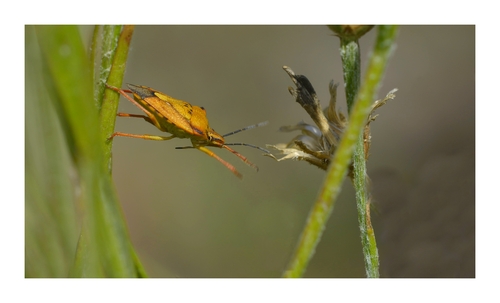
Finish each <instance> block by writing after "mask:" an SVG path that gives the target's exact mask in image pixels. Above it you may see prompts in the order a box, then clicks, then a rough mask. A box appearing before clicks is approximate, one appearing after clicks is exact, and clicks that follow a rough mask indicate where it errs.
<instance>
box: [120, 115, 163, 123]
mask: <svg viewBox="0 0 500 303" xmlns="http://www.w3.org/2000/svg"><path fill="white" fill-rule="evenodd" d="M116 115H117V116H118V117H129V118H142V119H144V120H146V122H148V123H151V124H153V125H155V124H154V123H153V121H152V120H151V119H150V118H149V117H148V116H144V115H136V114H127V113H118V114H116ZM155 126H156V125H155Z"/></svg>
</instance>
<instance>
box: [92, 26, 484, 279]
mask: <svg viewBox="0 0 500 303" xmlns="http://www.w3.org/2000/svg"><path fill="white" fill-rule="evenodd" d="M87 30H88V28H83V32H84V33H87V32H88V31H87ZM375 34H376V29H374V30H372V31H371V32H369V33H368V34H367V35H366V36H365V37H363V38H362V39H361V40H360V45H361V52H362V65H363V67H364V66H366V63H367V59H368V57H369V53H370V50H371V48H372V46H373V43H374V38H375ZM88 39H90V36H88ZM283 65H288V66H290V67H291V68H292V69H293V70H294V71H295V72H296V73H297V74H303V75H306V76H307V77H308V78H309V80H310V81H311V83H312V84H313V86H314V88H315V89H316V91H317V93H318V96H319V97H320V100H321V101H322V103H323V104H324V105H326V104H327V102H328V100H329V95H328V83H329V81H330V80H331V79H334V80H335V81H336V82H340V84H341V85H340V86H339V92H338V95H339V105H340V106H341V107H342V108H343V110H344V112H346V105H345V95H344V92H343V89H342V88H343V78H342V67H341V61H340V56H339V39H338V38H336V37H335V36H334V35H333V33H332V32H331V31H330V30H329V29H328V28H327V27H326V26H138V27H136V30H135V33H134V37H133V40H132V47H131V50H130V55H129V63H128V67H127V71H126V75H125V82H126V83H133V84H138V85H146V86H150V87H152V88H155V89H157V90H159V91H162V92H164V93H166V94H169V95H171V96H173V97H175V98H178V99H183V100H186V101H188V102H190V103H192V104H195V105H199V106H203V107H205V109H206V110H207V115H208V118H209V121H210V125H211V127H213V128H214V129H215V130H216V131H218V132H219V133H221V134H224V133H227V132H229V131H232V130H235V129H238V128H241V127H244V126H247V125H251V124H254V123H258V122H261V121H269V124H268V125H267V126H265V127H262V128H257V129H253V130H249V131H246V132H242V133H239V134H237V135H234V136H231V137H228V140H227V141H228V142H245V143H251V144H256V145H259V146H265V145H266V144H275V143H280V142H288V141H289V140H290V139H291V138H292V137H293V136H294V134H291V133H280V132H279V131H278V128H279V127H280V126H282V125H290V124H295V123H297V122H299V121H301V120H303V121H305V122H312V121H311V120H310V118H309V117H308V116H307V114H306V113H305V111H304V110H303V109H302V108H301V107H300V106H299V105H298V104H297V103H295V102H294V100H293V98H292V97H291V96H290V94H289V93H288V90H287V87H288V86H291V85H292V83H291V81H290V79H289V77H288V76H287V74H286V73H285V72H284V71H283V70H282V66H283ZM393 88H398V89H399V91H398V92H397V97H396V99H395V100H393V101H390V102H389V103H388V104H387V105H386V106H384V107H382V108H380V109H379V110H378V113H379V114H380V116H379V117H378V119H377V120H376V121H375V122H374V123H373V124H372V146H371V156H370V159H369V162H368V173H369V176H370V178H371V180H372V196H373V202H374V206H375V209H374V211H373V218H372V220H373V224H374V228H375V232H376V236H377V242H378V247H379V254H380V262H381V275H382V276H383V277H475V188H474V180H475V173H474V171H475V147H474V139H475V137H474V136H475V27H474V26H402V27H401V28H400V32H399V36H398V39H397V48H396V49H395V51H394V54H393V56H392V57H391V59H390V62H389V67H388V69H387V72H386V76H385V79H384V81H383V85H382V86H381V87H380V91H379V97H383V96H385V94H386V93H387V92H389V91H390V90H391V89H393ZM120 111H122V112H128V113H140V111H139V110H138V109H137V108H135V107H134V106H133V105H132V104H131V103H130V102H128V101H126V100H125V99H123V98H122V101H121V104H120ZM116 130H117V131H121V132H129V133H135V134H157V135H158V134H159V135H161V132H160V131H158V130H157V129H156V128H154V127H153V126H152V125H150V124H148V123H145V122H144V121H143V120H140V119H127V118H118V121H117V124H116ZM189 143H190V142H189V141H188V140H181V139H175V140H170V141H165V142H155V141H146V140H138V139H132V138H122V137H118V138H116V139H115V141H114V147H113V176H114V180H115V183H116V188H117V191H118V194H119V197H120V200H121V203H122V206H123V209H124V213H125V217H126V220H127V223H128V227H129V231H130V234H131V238H132V241H133V244H134V246H135V248H136V250H137V252H138V254H139V257H140V259H141V261H142V262H143V264H144V266H145V268H146V271H147V272H148V274H149V275H150V276H152V277H278V276H280V275H281V274H282V272H283V271H284V269H285V268H286V266H287V263H288V261H289V259H290V257H291V255H292V252H293V250H294V248H295V245H296V242H297V240H298V238H299V236H300V233H301V230H302V228H303V226H304V224H305V220H306V218H307V215H308V212H309V210H310V208H311V206H312V204H313V202H314V200H315V199H316V196H317V193H318V190H319V187H320V185H321V184H322V181H323V177H324V172H323V171H321V170H319V169H317V168H316V167H314V166H311V165H309V164H307V163H305V162H297V161H290V160H289V161H282V162H279V163H278V162H275V161H274V160H272V159H271V158H267V157H263V156H261V154H262V153H261V152H260V151H258V150H255V149H251V148H246V147H235V149H237V150H238V151H240V152H241V153H242V154H243V155H245V156H246V157H248V158H249V159H250V161H252V162H254V163H255V164H257V165H258V166H259V168H260V170H259V171H258V172H255V171H254V170H253V169H251V168H250V167H248V166H246V165H245V164H244V163H242V162H241V161H240V160H239V159H238V158H237V157H235V156H234V155H232V154H231V153H229V152H227V151H224V150H218V149H213V150H214V152H216V153H217V154H218V155H219V156H220V157H222V158H224V159H225V160H227V161H229V162H230V163H232V164H233V165H234V166H236V167H237V169H238V170H239V171H240V172H241V173H242V174H243V175H244V177H243V181H241V180H239V179H237V178H236V177H235V176H234V175H233V174H232V173H230V172H229V171H228V170H227V169H226V168H225V167H224V166H222V165H221V164H220V163H218V162H217V161H216V160H214V159H212V158H210V157H208V156H207V155H205V154H203V153H201V152H199V151H196V150H189V149H188V150H176V149H174V147H176V146H186V145H189ZM356 216H357V214H356V208H355V199H354V195H353V190H352V186H351V184H350V182H349V181H348V180H346V182H345V185H344V187H343V190H342V193H341V195H340V197H339V200H338V202H337V204H336V207H335V209H334V212H333V213H332V216H331V217H330V220H329V223H328V226H327V228H326V231H325V233H324V235H323V238H322V240H321V242H320V244H319V245H318V247H317V250H316V254H315V256H314V257H313V259H312V261H311V263H310V266H309V268H308V270H307V272H306V275H305V276H306V277H364V276H365V273H364V265H363V256H362V252H361V245H360V237H359V231H358V225H357V217H356Z"/></svg>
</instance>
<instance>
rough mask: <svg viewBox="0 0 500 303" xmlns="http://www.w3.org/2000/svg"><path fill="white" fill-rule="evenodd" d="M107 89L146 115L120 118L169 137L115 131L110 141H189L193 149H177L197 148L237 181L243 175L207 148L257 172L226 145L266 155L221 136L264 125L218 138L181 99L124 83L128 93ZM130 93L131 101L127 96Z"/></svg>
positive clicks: (203, 116)
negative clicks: (144, 123)
mask: <svg viewBox="0 0 500 303" xmlns="http://www.w3.org/2000/svg"><path fill="white" fill-rule="evenodd" d="M106 86H107V87H108V88H110V89H112V90H114V91H116V92H118V93H120V94H121V95H122V96H124V97H125V98H126V99H127V100H129V101H130V102H132V103H133V104H135V105H136V106H137V107H138V108H139V109H140V110H142V111H143V112H144V113H145V114H146V115H136V114H126V113H118V116H119V117H132V118H142V119H144V120H146V121H147V122H149V123H151V124H153V125H154V126H156V128H158V129H159V130H161V131H163V132H167V133H170V134H171V136H168V137H163V136H154V135H134V134H126V133H121V132H115V133H114V134H113V135H111V137H109V139H112V138H113V137H116V136H123V137H131V138H140V139H146V140H157V141H163V140H170V139H173V138H188V139H191V143H192V146H184V147H176V149H186V148H196V149H198V150H200V151H202V152H204V153H206V154H207V155H209V156H210V157H213V158H215V159H217V161H219V162H220V163H222V164H223V165H224V166H225V167H227V168H228V169H229V170H230V171H231V172H233V174H235V175H236V176H237V177H238V178H241V177H242V175H241V174H240V173H239V172H238V171H237V170H236V168H235V167H234V166H232V165H231V164H229V163H228V162H226V161H224V160H223V159H221V158H220V157H219V156H217V155H216V154H215V153H214V152H212V151H211V150H209V149H208V148H206V146H215V147H219V148H224V149H227V150H228V151H230V152H232V153H233V154H235V155H236V156H237V157H238V158H240V159H241V160H242V161H243V162H245V163H246V164H248V165H249V166H251V167H253V168H255V169H256V170H258V167H257V166H256V165H255V164H253V163H252V162H250V161H249V160H248V159H247V158H246V157H244V156H243V155H241V154H240V153H238V152H237V151H235V150H233V149H231V148H230V147H229V146H228V145H244V146H249V147H253V148H257V149H260V150H262V151H264V152H266V153H269V151H267V150H265V149H263V148H261V147H258V146H255V145H251V144H247V143H225V141H224V137H227V136H230V135H233V134H235V133H238V132H240V131H243V130H247V129H251V128H255V127H258V126H262V125H265V124H267V122H263V123H259V124H255V125H251V126H248V127H245V128H242V129H239V130H236V131H233V132H230V133H228V134H225V135H223V136H221V135H220V134H219V133H217V132H216V131H214V130H213V128H210V126H209V125H208V119H207V114H206V111H205V109H204V108H203V107H199V106H196V105H191V104H190V103H188V102H186V101H182V100H178V99H175V98H172V97H170V96H168V95H166V94H164V93H162V92H159V91H157V90H154V89H152V88H149V87H147V86H142V85H141V86H140V85H133V84H127V86H128V88H129V89H130V90H126V89H119V88H117V87H113V86H109V85H106ZM127 94H132V95H133V96H134V98H133V99H132V98H131V97H130V96H129V95H127Z"/></svg>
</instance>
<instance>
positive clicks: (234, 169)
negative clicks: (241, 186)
mask: <svg viewBox="0 0 500 303" xmlns="http://www.w3.org/2000/svg"><path fill="white" fill-rule="evenodd" d="M195 148H196V149H198V150H201V151H202V152H204V153H205V154H207V155H209V156H210V157H213V158H215V159H216V160H217V161H219V162H220V163H222V164H223V165H224V166H225V167H227V168H228V169H229V170H230V171H232V172H233V174H235V175H236V177H238V178H240V179H241V178H243V176H242V175H241V174H240V173H239V172H238V171H237V170H236V168H235V167H234V166H232V165H231V164H229V163H228V162H226V161H224V160H222V159H221V158H220V157H219V156H217V155H216V154H215V153H214V152H212V151H211V150H209V149H208V148H206V147H204V146H196V147H195Z"/></svg>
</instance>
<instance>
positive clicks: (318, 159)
mask: <svg viewBox="0 0 500 303" xmlns="http://www.w3.org/2000/svg"><path fill="white" fill-rule="evenodd" d="M283 69H284V70H285V72H286V73H287V74H288V75H289V76H290V78H291V79H292V82H293V83H294V84H295V87H296V88H295V89H294V88H292V87H289V88H288V91H289V92H290V94H291V95H292V96H293V97H294V98H295V101H297V102H298V103H299V104H300V105H301V106H302V107H303V108H304V109H305V110H306V112H307V113H308V114H309V116H310V117H311V118H312V120H313V121H314V123H315V124H316V125H310V124H307V123H305V122H299V123H298V124H296V125H290V126H282V127H281V128H280V131H283V132H291V131H296V130H300V131H301V134H300V135H297V136H295V137H294V138H293V139H292V140H291V141H290V142H289V143H287V144H285V143H280V144H276V145H267V147H269V148H273V149H275V150H277V151H278V152H279V155H282V157H281V158H277V157H276V156H275V155H273V154H271V153H268V154H265V155H266V156H269V157H271V158H273V159H275V160H276V161H282V160H287V159H295V160H304V161H307V162H309V163H311V164H313V165H315V166H317V167H319V168H321V169H323V170H326V169H327V167H328V165H329V164H330V159H331V156H332V155H333V154H334V152H335V150H336V149H337V146H338V144H339V142H340V138H341V137H342V134H343V133H344V130H345V128H346V126H347V119H346V117H345V116H344V114H342V113H341V112H339V111H338V110H337V107H336V102H337V86H338V84H334V82H333V80H332V81H331V82H330V85H329V90H330V104H329V105H328V106H327V107H326V108H325V109H324V110H323V109H322V108H321V105H320V102H319V99H318V97H317V96H316V91H315V90H314V88H313V86H312V84H311V82H310V81H309V80H308V79H307V78H306V77H305V76H303V75H296V74H295V73H294V72H293V71H292V69H291V68H289V67H288V66H283ZM395 91H396V89H394V90H392V91H391V92H389V94H387V96H386V97H385V98H384V99H383V100H379V101H376V102H375V103H374V104H373V107H372V111H371V113H370V115H369V116H368V119H367V122H366V125H365V130H364V140H365V154H366V155H368V150H369V147H370V138H371V137H370V129H369V127H370V123H371V122H372V121H374V120H375V118H376V117H377V116H376V115H372V114H373V111H374V110H375V109H377V108H379V107H380V106H382V105H384V104H385V103H386V102H387V101H388V100H389V99H393V98H394V97H395V95H394V92H395Z"/></svg>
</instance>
